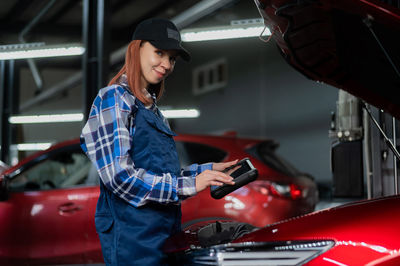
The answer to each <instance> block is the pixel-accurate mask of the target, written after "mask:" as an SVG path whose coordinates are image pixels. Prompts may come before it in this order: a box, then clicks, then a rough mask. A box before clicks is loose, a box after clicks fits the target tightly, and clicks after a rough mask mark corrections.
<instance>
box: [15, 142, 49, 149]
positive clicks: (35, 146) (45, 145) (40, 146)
mask: <svg viewBox="0 0 400 266" xmlns="http://www.w3.org/2000/svg"><path fill="white" fill-rule="evenodd" d="M15 146H16V147H17V150H18V151H42V150H46V149H48V148H50V146H51V143H49V142H43V143H21V144H15Z"/></svg>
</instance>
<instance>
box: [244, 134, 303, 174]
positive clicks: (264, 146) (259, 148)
mask: <svg viewBox="0 0 400 266" xmlns="http://www.w3.org/2000/svg"><path fill="white" fill-rule="evenodd" d="M277 147H278V144H277V143H275V142H272V141H265V142H261V143H259V144H257V145H255V146H253V147H251V148H249V149H248V150H247V152H248V153H249V154H250V155H252V156H254V157H256V158H257V159H259V160H261V161H262V162H263V163H265V164H266V165H268V166H269V167H271V168H272V169H274V170H276V171H278V172H280V173H282V174H285V175H288V176H291V177H294V176H298V175H300V174H301V172H300V171H299V170H297V169H296V168H295V167H294V166H293V165H291V164H290V163H289V162H287V161H286V160H285V159H283V158H282V157H280V156H279V155H278V154H276V152H275V150H276V148H277Z"/></svg>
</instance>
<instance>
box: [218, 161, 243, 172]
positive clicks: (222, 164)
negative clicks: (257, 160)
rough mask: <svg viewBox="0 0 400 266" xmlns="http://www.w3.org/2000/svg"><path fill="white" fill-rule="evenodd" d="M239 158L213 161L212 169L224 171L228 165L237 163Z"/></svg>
mask: <svg viewBox="0 0 400 266" xmlns="http://www.w3.org/2000/svg"><path fill="white" fill-rule="evenodd" d="M238 161H239V160H234V161H230V162H225V163H213V167H212V169H213V170H215V171H221V172H222V171H224V170H225V169H226V168H228V167H229V166H232V165H234V164H237V162H238Z"/></svg>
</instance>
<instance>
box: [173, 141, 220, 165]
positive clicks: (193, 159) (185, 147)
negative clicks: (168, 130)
mask: <svg viewBox="0 0 400 266" xmlns="http://www.w3.org/2000/svg"><path fill="white" fill-rule="evenodd" d="M176 149H177V152H178V156H179V161H180V164H181V167H185V166H188V165H191V164H193V163H198V164H202V163H209V162H221V161H222V160H224V158H225V157H226V155H227V153H226V152H225V151H223V150H221V149H219V148H216V147H213V146H210V145H206V144H200V143H195V142H185V141H177V142H176Z"/></svg>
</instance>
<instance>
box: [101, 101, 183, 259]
mask: <svg viewBox="0 0 400 266" xmlns="http://www.w3.org/2000/svg"><path fill="white" fill-rule="evenodd" d="M136 104H137V106H138V110H137V111H136V114H135V121H136V123H135V124H136V128H135V133H134V135H133V150H132V151H131V155H132V158H133V161H134V163H135V167H137V168H143V169H146V170H147V171H150V172H153V173H155V174H161V173H173V174H175V176H177V175H178V174H179V172H180V165H179V160H178V155H177V152H176V146H175V142H174V140H173V138H172V137H173V136H174V135H175V133H173V132H172V131H171V130H170V129H169V127H168V126H167V125H165V124H164V122H163V120H162V118H161V117H160V113H159V111H158V109H157V113H155V112H154V111H152V110H150V109H146V108H145V107H144V106H143V103H141V102H140V101H139V100H138V99H136ZM100 183H101V185H100V197H99V201H98V203H97V209H96V215H95V223H96V231H97V232H98V234H99V238H100V242H101V248H102V252H103V257H104V260H105V263H106V264H107V265H113V266H115V265H121V266H127V265H146V266H148V265H163V264H164V263H165V261H164V260H165V258H164V257H165V256H164V254H163V253H162V251H161V248H162V245H163V243H164V241H165V240H166V239H167V238H168V237H169V236H170V235H172V234H174V233H176V232H178V231H180V230H181V228H180V227H181V207H180V205H177V204H160V203H156V202H154V203H147V204H145V205H144V206H141V207H134V206H132V205H130V204H129V203H127V202H126V201H124V200H123V199H121V198H120V197H118V196H116V195H115V194H113V193H112V192H111V191H110V190H109V189H107V188H106V187H105V186H104V184H102V182H100Z"/></svg>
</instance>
